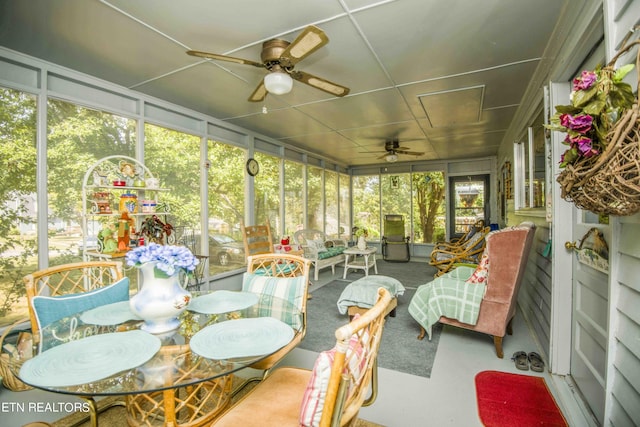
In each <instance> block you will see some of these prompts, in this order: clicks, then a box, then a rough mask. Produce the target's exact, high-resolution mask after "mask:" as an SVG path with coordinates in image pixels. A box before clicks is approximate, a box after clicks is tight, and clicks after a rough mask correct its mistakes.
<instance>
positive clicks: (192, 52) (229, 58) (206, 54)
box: [187, 50, 264, 68]
mask: <svg viewBox="0 0 640 427" xmlns="http://www.w3.org/2000/svg"><path fill="white" fill-rule="evenodd" d="M187 55H191V56H198V57H200V58H208V59H216V60H218V61H226V62H235V63H236V64H246V65H253V66H254V67H260V68H264V64H262V63H260V62H255V61H250V60H248V59H242V58H234V57H233V56H226V55H218V54H216V53H209V52H201V51H199V50H188V51H187Z"/></svg>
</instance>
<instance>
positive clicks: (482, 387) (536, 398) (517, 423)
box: [476, 371, 568, 427]
mask: <svg viewBox="0 0 640 427" xmlns="http://www.w3.org/2000/svg"><path fill="white" fill-rule="evenodd" d="M476 397H477V399H478V412H479V414H480V420H481V421H482V424H483V425H484V426H485V427H512V426H513V427H526V426H558V427H568V424H567V421H566V420H565V419H564V416H563V415H562V412H560V408H559V407H558V405H557V403H556V401H555V400H554V398H553V396H552V395H551V392H550V391H549V388H548V387H547V383H546V382H545V381H544V378H541V377H535V376H531V375H519V374H511V373H507V372H498V371H483V372H480V373H478V375H476Z"/></svg>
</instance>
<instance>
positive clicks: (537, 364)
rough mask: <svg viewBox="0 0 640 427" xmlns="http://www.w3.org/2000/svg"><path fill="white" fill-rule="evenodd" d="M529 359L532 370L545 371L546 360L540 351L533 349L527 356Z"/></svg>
mask: <svg viewBox="0 0 640 427" xmlns="http://www.w3.org/2000/svg"><path fill="white" fill-rule="evenodd" d="M527 359H529V365H531V370H532V371H534V372H543V371H544V361H543V360H542V357H540V355H539V354H538V353H536V352H535V351H532V352H531V353H529V355H528V356H527Z"/></svg>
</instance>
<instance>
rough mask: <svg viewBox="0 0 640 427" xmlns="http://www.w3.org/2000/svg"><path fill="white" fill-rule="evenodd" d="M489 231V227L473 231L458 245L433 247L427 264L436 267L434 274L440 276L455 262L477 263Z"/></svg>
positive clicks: (452, 266)
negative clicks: (442, 247) (443, 247)
mask: <svg viewBox="0 0 640 427" xmlns="http://www.w3.org/2000/svg"><path fill="white" fill-rule="evenodd" d="M490 231H491V228H490V227H484V228H483V229H481V230H479V231H477V232H475V233H474V235H473V236H471V238H470V239H468V240H467V241H466V242H464V243H463V244H461V245H460V246H452V247H449V248H446V249H434V250H433V251H431V260H430V261H429V264H431V265H433V266H434V267H436V268H437V269H438V272H437V273H436V276H440V275H442V274H444V273H446V272H448V271H449V270H451V269H452V268H454V267H455V265H456V264H460V263H465V264H477V263H478V260H479V259H480V256H481V255H482V252H483V251H484V248H485V246H486V244H487V242H486V237H487V234H489V232H490Z"/></svg>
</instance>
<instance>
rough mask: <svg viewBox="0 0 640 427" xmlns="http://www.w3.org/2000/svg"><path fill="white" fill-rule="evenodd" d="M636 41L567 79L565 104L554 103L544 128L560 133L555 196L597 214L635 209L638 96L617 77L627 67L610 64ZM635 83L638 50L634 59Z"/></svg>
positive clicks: (638, 194)
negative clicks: (592, 68) (561, 147)
mask: <svg viewBox="0 0 640 427" xmlns="http://www.w3.org/2000/svg"><path fill="white" fill-rule="evenodd" d="M637 45H640V40H636V41H634V42H632V43H629V44H627V45H626V46H625V47H623V48H622V49H620V51H618V53H617V54H616V55H615V56H614V57H613V58H612V60H611V61H610V62H609V64H607V65H606V66H605V67H602V68H598V69H596V70H595V71H583V72H582V74H581V75H580V77H578V78H576V79H574V81H573V91H572V93H571V98H570V99H571V105H559V106H556V111H557V113H556V114H555V115H554V116H553V117H552V118H551V123H550V124H549V125H546V127H547V128H548V129H551V130H555V131H560V132H566V134H567V135H566V138H565V140H564V144H566V145H568V146H569V148H568V149H567V150H566V151H565V152H564V153H563V154H562V156H561V158H560V167H561V168H563V171H562V172H561V173H560V174H559V175H558V178H557V181H558V182H559V183H560V188H561V197H562V198H564V199H565V200H567V201H570V202H573V203H574V204H575V205H576V206H577V207H579V208H581V209H587V210H590V211H592V212H594V213H598V214H603V213H604V214H611V215H632V214H634V213H636V212H638V211H640V191H639V189H640V171H639V169H638V164H639V163H640V147H639V146H638V140H637V135H638V133H639V132H640V110H639V108H638V99H637V97H636V96H635V95H634V94H633V89H632V88H631V86H630V85H629V84H627V83H625V82H623V81H622V79H623V78H624V77H625V75H627V74H628V73H629V72H630V71H631V70H632V69H633V64H628V65H624V66H622V67H620V68H619V69H617V70H616V69H615V68H614V66H615V63H616V61H617V60H618V58H620V57H621V56H622V55H623V54H624V53H626V52H627V51H629V49H631V48H632V47H634V46H637ZM636 65H637V67H636V68H637V72H638V77H639V81H638V84H639V85H640V49H639V50H638V53H637V58H636Z"/></svg>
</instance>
